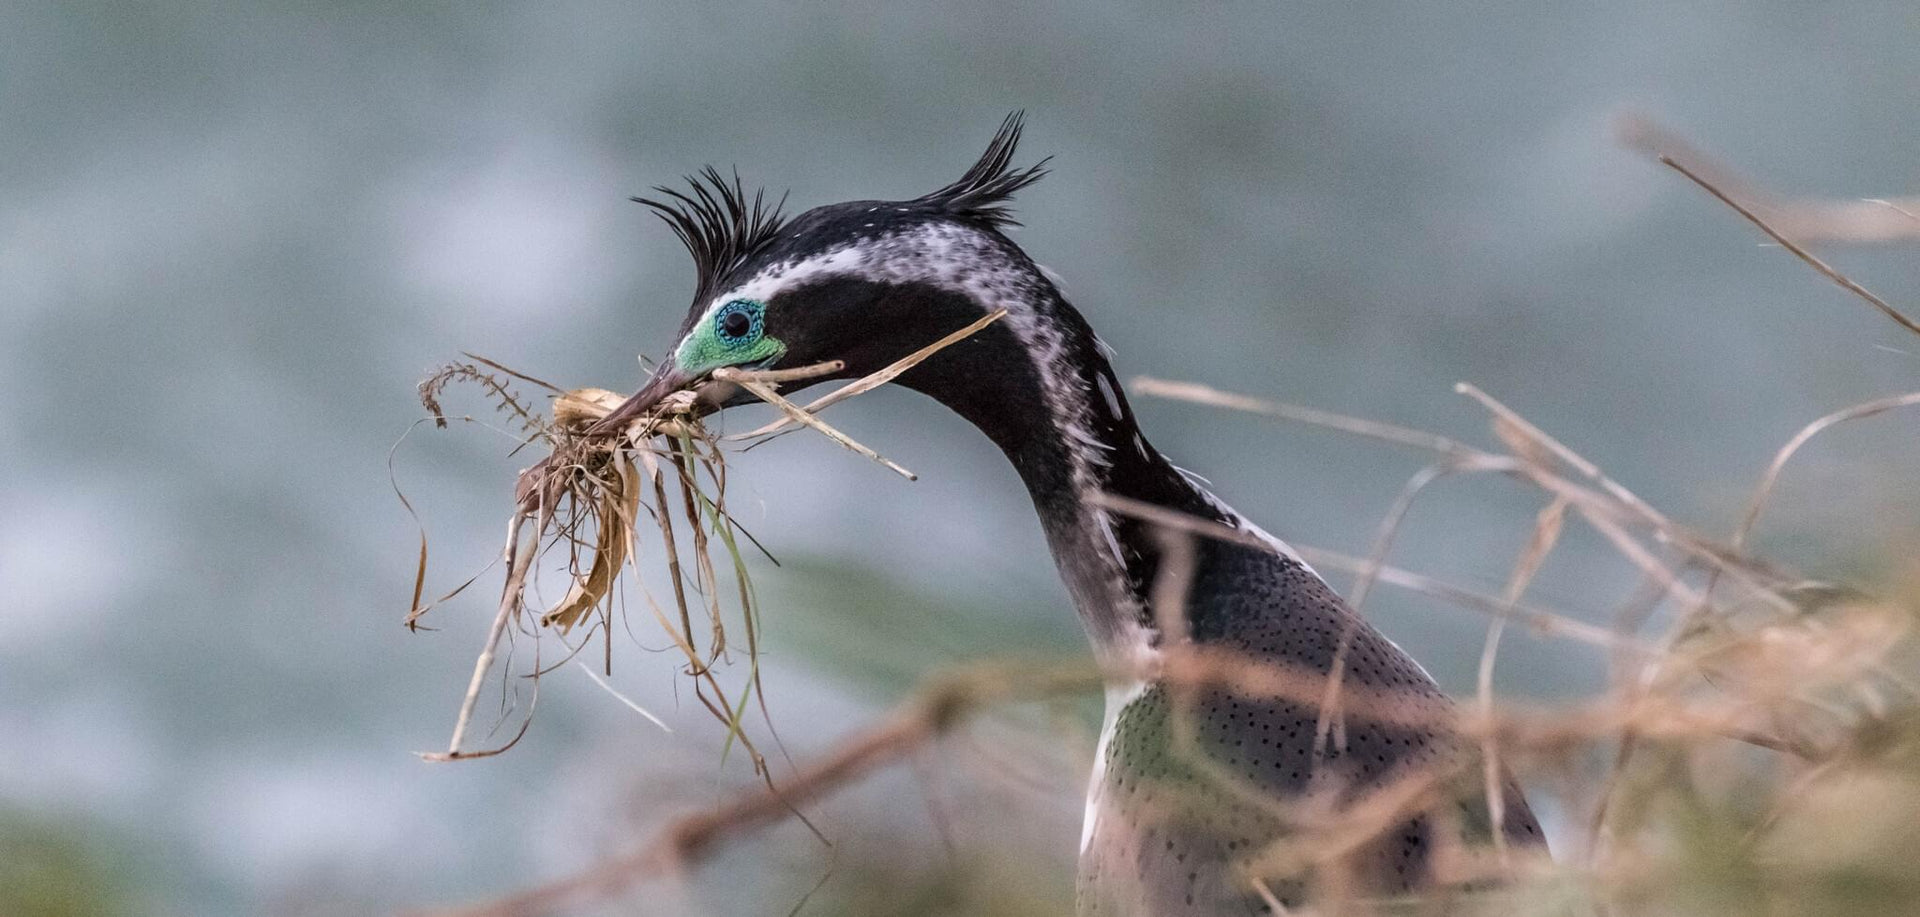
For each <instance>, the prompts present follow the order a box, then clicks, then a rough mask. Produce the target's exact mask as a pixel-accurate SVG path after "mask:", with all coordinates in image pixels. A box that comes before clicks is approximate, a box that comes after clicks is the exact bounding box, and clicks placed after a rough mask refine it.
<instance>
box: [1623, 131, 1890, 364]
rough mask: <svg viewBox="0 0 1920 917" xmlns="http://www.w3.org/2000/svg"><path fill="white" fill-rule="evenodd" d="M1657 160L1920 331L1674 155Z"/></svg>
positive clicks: (1824, 272) (1841, 283) (1823, 272)
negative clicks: (1678, 160)
mask: <svg viewBox="0 0 1920 917" xmlns="http://www.w3.org/2000/svg"><path fill="white" fill-rule="evenodd" d="M1660 162H1661V164H1663V165H1665V166H1667V167H1668V168H1671V169H1672V170H1674V171H1675V172H1678V173H1680V174H1681V175H1685V176H1686V177H1687V178H1688V179H1690V180H1691V181H1692V182H1693V183H1694V184H1696V185H1699V186H1700V187H1702V188H1705V189H1706V190H1707V193H1708V194H1711V195H1713V196H1714V197H1717V198H1719V199H1720V203H1723V204H1725V205H1727V206H1728V207H1732V208H1733V212H1735V213H1737V214H1740V215H1741V216H1743V217H1746V218H1747V222H1749V223H1752V224H1753V225H1755V226H1758V227H1760V231H1761V232H1764V233H1766V234H1767V237H1768V238H1771V239H1772V240H1773V241H1775V242H1778V243H1780V247H1781V248H1784V249H1786V250H1787V251H1790V252H1792V253H1793V254H1794V256H1795V257H1797V258H1799V259H1800V260H1801V261H1805V262H1806V263H1807V266H1808V267H1811V268H1813V269H1814V270H1816V271H1819V272H1820V274H1821V276H1824V277H1826V278H1827V279H1828V280H1831V281H1833V282H1834V283H1836V284H1839V286H1840V288H1841V289H1843V290H1846V291H1847V292H1849V293H1852V294H1853V295H1855V296H1858V297H1860V298H1861V299H1864V300H1866V301H1867V302H1868V303H1869V304H1871V305H1872V306H1873V307H1874V308H1876V309H1879V310H1880V311H1881V313H1883V314H1885V315H1886V317H1888V318H1890V319H1893V320H1894V322H1896V323H1897V324H1899V325H1900V327H1902V328H1905V329H1907V330H1908V331H1911V332H1913V333H1914V334H1920V323H1916V322H1915V321H1914V320H1913V319H1911V318H1908V317H1907V316H1906V314H1905V313H1903V312H1901V311H1900V310H1899V309H1896V308H1894V307H1893V306H1892V305H1891V304H1889V303H1888V302H1887V301H1886V300H1884V299H1881V298H1880V297H1878V296H1876V295H1874V294H1873V291H1871V290H1868V289H1867V288H1866V287H1863V286H1861V285H1859V284H1857V283H1854V282H1853V281H1852V280H1851V279H1849V278H1848V277H1847V276H1846V275H1845V274H1842V273H1840V272H1839V271H1837V270H1834V269H1833V268H1832V267H1831V266H1829V265H1828V264H1827V263H1826V262H1825V261H1822V260H1820V259H1819V258H1816V257H1814V255H1813V253H1812V252H1809V251H1807V250H1806V249H1804V248H1801V247H1800V246H1799V245H1797V244H1795V243H1794V241H1793V240H1792V239H1789V238H1787V237H1786V236H1784V235H1781V234H1780V232H1779V230H1776V229H1774V228H1773V227H1772V226H1769V225H1767V221H1765V220H1763V219H1761V218H1760V217H1759V215H1757V214H1755V213H1754V212H1753V211H1751V210H1748V209H1747V208H1746V207H1745V206H1743V205H1741V203H1740V202H1739V201H1736V200H1734V199H1733V198H1731V197H1728V196H1727V193H1726V192H1725V191H1722V190H1720V189H1719V188H1718V187H1716V186H1715V185H1714V184H1713V183H1712V182H1710V181H1707V180H1706V179H1704V178H1701V177H1700V176H1699V175H1697V174H1695V173H1694V172H1693V170H1691V169H1688V168H1687V167H1686V166H1683V165H1681V164H1680V163H1678V162H1676V161H1674V159H1673V157H1671V156H1662V157H1660Z"/></svg>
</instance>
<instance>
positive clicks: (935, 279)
mask: <svg viewBox="0 0 1920 917" xmlns="http://www.w3.org/2000/svg"><path fill="white" fill-rule="evenodd" d="M1020 122H1021V118H1020V115H1019V113H1017V112H1016V113H1015V114H1013V115H1010V116H1009V117H1008V118H1007V119H1006V121H1005V122H1004V123H1003V124H1002V125H1001V126H1000V129H999V131H998V132H997V133H995V135H994V137H993V141H992V143H990V144H989V145H988V147H987V150H986V152H985V153H984V154H982V155H981V156H980V158H979V160H978V161H976V162H975V163H974V164H973V166H972V167H971V168H969V169H968V170H967V171H966V173H965V174H963V175H962V176H961V177H960V178H959V180H957V181H955V182H953V183H952V184H949V185H947V186H946V187H943V188H941V189H939V190H937V191H934V192H932V193H931V194H926V195H922V196H920V197H917V198H914V199H911V200H904V201H849V202H847V203H842V204H831V205H827V206H823V207H816V208H814V209H812V210H809V211H807V212H805V213H803V214H801V215H799V216H798V217H795V218H793V219H790V220H789V219H787V218H785V217H783V216H782V215H781V213H780V205H779V204H778V203H774V204H769V203H768V202H767V200H766V199H765V198H764V197H763V196H762V195H760V194H757V193H756V194H754V195H751V196H749V195H748V194H747V192H746V191H745V190H744V189H743V187H742V186H741V183H740V180H739V177H738V176H737V175H736V176H734V177H733V178H732V179H731V180H729V179H727V178H726V177H723V176H722V175H721V174H720V173H719V172H718V171H716V170H714V169H712V168H711V167H709V168H708V169H706V170H704V171H703V172H701V173H700V174H698V175H695V176H693V177H692V178H691V179H690V180H689V182H690V187H689V188H687V189H684V190H682V189H676V188H667V187H662V188H658V189H656V191H657V192H658V194H657V196H656V197H654V198H647V199H642V198H636V200H638V201H639V202H640V203H642V204H645V205H647V206H648V207H651V208H653V210H654V212H655V213H656V214H657V215H659V216H660V217H661V218H662V219H663V220H665V221H666V222H667V224H668V225H669V226H670V227H672V228H673V230H674V232H675V234H677V235H678V236H679V237H680V240H681V241H682V242H683V243H685V244H686V246H687V250H688V251H689V252H690V253H691V254H692V255H693V260H694V266H695V268H696V271H697V283H696V286H695V292H694V299H693V306H692V308H691V309H690V310H689V311H688V314H687V318H686V320H685V321H683V322H682V323H681V326H680V333H679V338H678V340H677V341H676V342H675V344H674V346H673V348H672V350H671V352H670V353H669V355H668V356H667V358H666V359H665V360H663V361H662V362H661V363H660V365H659V367H658V368H657V369H656V371H655V372H654V374H653V376H652V378H651V379H649V380H648V381H647V383H646V385H645V386H644V387H642V389H641V390H640V391H639V392H638V393H637V394H635V395H634V396H633V397H632V398H630V399H628V400H627V402H626V403H624V404H622V405H621V406H620V408H619V409H617V410H616V411H615V412H614V413H613V414H611V415H609V416H608V417H607V419H606V420H605V421H603V422H602V423H603V425H604V428H611V427H612V426H614V425H617V424H621V423H625V422H626V421H629V420H631V419H632V418H635V417H638V416H640V415H642V414H644V413H645V412H647V411H648V410H651V409H652V408H653V407H654V406H655V405H657V404H658V403H659V402H660V401H661V400H662V399H664V398H665V397H666V396H668V395H671V394H673V393H675V392H678V391H681V390H685V389H696V390H697V391H698V392H699V397H698V399H697V403H698V404H699V405H700V410H701V411H702V412H709V411H713V410H718V409H720V408H722V407H727V406H730V405H732V404H735V403H742V402H743V401H745V400H750V399H747V398H743V396H742V395H741V393H739V392H736V391H734V390H733V389H732V387H731V386H727V385H724V384H721V383H715V382H712V381H711V380H710V376H711V374H712V373H713V372H714V371H715V370H717V369H721V368H723V367H740V368H752V369H777V368H791V367H799V366H810V365H813V364H817V363H823V362H827V361H835V360H837V361H840V362H842V363H844V364H845V368H844V369H843V370H841V371H840V372H838V373H836V374H834V375H830V376H823V377H818V378H815V379H812V380H809V381H810V382H819V381H824V380H825V379H830V378H836V377H839V378H849V377H855V376H860V375H865V374H866V373H869V372H872V371H874V370H876V369H879V368H881V367H884V366H886V365H887V364H888V363H891V362H893V361H894V360H896V359H898V358H900V357H902V356H905V355H906V354H908V353H911V352H912V351H914V350H916V349H918V348H920V347H923V346H925V345H927V344H929V343H931V342H933V341H934V340H936V339H938V338H940V337H941V336H943V335H945V334H947V333H949V332H952V331H954V330H955V329H957V328H960V327H963V326H965V325H966V324H968V323H969V322H971V321H972V320H974V319H977V318H979V317H980V316H981V315H982V314H983V313H985V312H987V311H991V310H992V309H993V308H994V307H995V304H996V303H997V302H999V301H1000V300H1003V299H1009V298H1013V297H1017V296H1019V295H1021V294H1022V293H1023V292H1025V291H1026V289H1027V288H1029V287H1031V286H1032V285H1034V284H1036V283H1045V281H1044V280H1043V279H1041V275H1040V274H1039V273H1038V270H1037V268H1036V267H1035V266H1034V265H1033V263H1032V262H1031V261H1030V260H1028V259H1027V257H1026V255H1025V254H1024V253H1022V252H1021V251H1020V249H1019V248H1018V247H1017V246H1015V245H1014V244H1013V243H1012V242H1010V241H1008V240H1007V239H1006V237H1005V236H1004V235H1002V234H1001V230H1002V229H1003V228H1004V227H1007V226H1009V225H1012V224H1013V219H1012V216H1011V214H1010V213H1009V211H1008V209H1007V204H1008V202H1009V200H1010V199H1011V197H1012V195H1013V193H1014V192H1016V191H1018V190H1019V189H1021V188H1023V187H1026V186H1027V185H1029V184H1032V183H1033V182H1035V181H1037V180H1038V179H1039V178H1040V177H1041V176H1042V175H1043V174H1044V166H1045V161H1044V160H1043V161H1042V162H1041V163H1039V164H1036V165H1033V166H1028V167H1026V168H1015V167H1014V166H1013V165H1012V158H1013V154H1014V149H1015V146H1016V145H1017V144H1018V143H1019V140H1020ZM990 330H991V329H990ZM970 359H973V360H978V359H982V357H981V356H980V355H978V354H975V355H971V356H970V355H969V352H968V350H967V349H966V348H964V347H955V348H951V349H950V350H949V351H946V352H943V353H942V355H941V358H940V363H939V365H938V366H934V365H932V361H929V363H928V364H922V367H921V368H919V369H917V370H916V373H917V374H918V375H919V377H920V378H922V379H925V378H927V376H928V374H929V373H931V372H933V371H935V370H936V369H937V370H939V371H940V372H944V373H947V374H959V373H965V372H968V371H970V370H971V369H973V368H975V367H969V366H968V365H967V363H968V361H969V360H970ZM978 368H980V369H985V367H978ZM902 381H903V382H906V383H908V384H912V382H913V380H912V379H907V378H903V379H902ZM802 384H805V383H802Z"/></svg>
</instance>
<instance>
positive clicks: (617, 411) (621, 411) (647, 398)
mask: <svg viewBox="0 0 1920 917" xmlns="http://www.w3.org/2000/svg"><path fill="white" fill-rule="evenodd" d="M695 381H697V377H695V376H690V375H688V374H687V373H685V372H683V371H681V369H680V367H678V366H675V365H674V364H673V362H672V361H668V362H666V363H662V364H660V367H659V368H658V369H655V370H654V371H653V377H652V378H650V379H648V380H647V384H646V385H643V386H641V387H640V390H639V391H637V392H634V393H633V396H632V397H630V398H628V399H627V400H626V401H623V402H621V403H620V406H619V407H617V408H614V409H613V413H611V414H608V415H607V416H605V417H602V418H600V420H599V422H597V423H595V424H594V425H593V427H592V429H591V430H590V431H589V432H593V433H606V432H610V431H613V430H618V429H621V428H624V427H626V426H627V425H628V424H630V423H633V421H634V420H636V419H638V418H639V417H641V416H643V415H645V414H646V413H647V412H648V411H651V410H653V409H654V408H656V407H659V406H660V402H662V401H665V400H666V398H667V396H668V395H671V394H673V393H674V392H678V391H681V390H682V389H686V388H689V387H691V386H692V385H693V383H694V382H695ZM702 400H704V399H702ZM712 410H714V409H713V408H707V409H705V410H701V411H700V413H711V411H712Z"/></svg>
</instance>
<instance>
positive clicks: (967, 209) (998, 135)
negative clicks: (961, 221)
mask: <svg viewBox="0 0 1920 917" xmlns="http://www.w3.org/2000/svg"><path fill="white" fill-rule="evenodd" d="M1025 116H1026V113H1025V112H1021V111H1016V112H1014V113H1013V114H1010V115H1008V116H1007V120H1005V121H1002V122H1000V129H999V130H998V131H995V132H994V135H993V141H992V142H991V143H988V144H987V151H986V152H984V153H981V154H980V159H979V160H978V161H976V162H974V164H973V166H972V168H969V169H967V171H966V174H964V175H962V176H960V180H959V181H956V182H954V183H953V184H951V185H948V186H946V187H944V188H941V189H940V190H938V191H935V192H933V193H932V194H928V195H925V196H923V197H920V198H918V199H916V200H915V201H914V203H916V204H920V205H922V206H925V207H928V208H931V209H934V210H938V211H940V212H943V213H947V214H951V215H953V216H957V217H967V218H971V219H975V220H979V221H980V222H983V223H985V224H987V225H988V226H993V227H1001V226H1018V225H1020V224H1019V221H1017V220H1015V219H1014V218H1013V211H1012V210H1011V209H1010V208H1009V207H1008V206H1007V205H1008V203H1010V202H1011V201H1012V200H1013V195H1014V192H1016V191H1019V190H1020V189H1021V188H1025V187H1026V186H1028V185H1031V184H1033V183H1034V182H1037V181H1039V180H1040V179H1041V178H1043V177H1045V176H1046V174H1047V162H1048V160H1050V159H1052V158H1053V157H1051V156H1049V157H1047V158H1046V159H1042V160H1040V161H1039V162H1037V163H1034V164H1033V165H1030V166H1028V167H1026V168H1024V169H1016V168H1013V153H1014V150H1015V149H1016V148H1017V147H1019V145H1020V129H1021V126H1022V122H1023V121H1024V120H1025Z"/></svg>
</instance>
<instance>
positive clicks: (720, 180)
mask: <svg viewBox="0 0 1920 917" xmlns="http://www.w3.org/2000/svg"><path fill="white" fill-rule="evenodd" d="M687 185H688V190H686V191H681V190H679V189H677V188H669V187H667V186H665V185H660V186H657V187H655V188H654V189H653V190H654V191H656V192H659V193H660V194H661V195H663V199H659V200H655V199H649V198H643V197H636V198H634V199H633V200H634V201H636V202H638V203H641V204H645V205H647V206H648V207H651V208H653V212H654V214H655V215H656V216H658V217H659V218H660V219H662V220H665V221H666V223H667V225H668V226H671V227H673V233H674V235H677V236H679V237H680V241H681V242H682V243H684V244H685V245H686V246H687V252H688V253H689V254H691V255H693V266H694V270H695V271H696V272H697V281H696V284H695V287H694V294H693V299H694V305H695V306H696V307H698V306H700V305H701V304H703V303H705V302H706V301H707V300H708V299H711V298H712V297H713V296H715V295H717V294H718V293H719V292H720V290H719V285H720V283H721V281H722V280H723V279H724V278H726V277H727V275H728V274H730V273H732V272H733V271H734V269H736V268H738V267H740V266H741V265H742V264H745V263H746V262H747V261H748V260H749V259H751V258H752V257H753V256H754V254H756V253H757V252H759V251H760V250H761V249H763V248H765V247H766V246H767V244H768V243H770V242H772V241H773V239H774V237H775V236H777V235H778V234H779V232H780V227H781V226H783V225H784V224H785V223H786V217H784V216H782V215H781V213H780V208H781V207H782V206H783V205H784V204H785V203H786V200H787V199H786V196H785V195H782V196H781V198H780V200H778V201H775V202H773V203H772V204H771V205H769V204H768V203H767V198H766V192H765V191H755V192H754V193H753V199H752V200H751V201H749V200H748V199H747V192H746V189H745V188H744V187H742V186H741V184H740V173H739V172H735V173H733V180H732V181H728V180H727V178H726V177H725V176H722V175H721V174H720V170H718V169H715V168H714V167H712V166H707V167H706V168H705V169H702V170H700V171H699V172H698V173H696V174H694V175H689V176H687Z"/></svg>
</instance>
